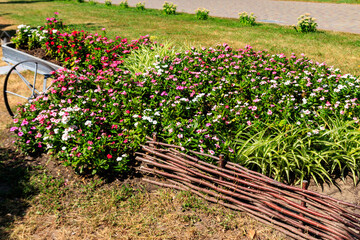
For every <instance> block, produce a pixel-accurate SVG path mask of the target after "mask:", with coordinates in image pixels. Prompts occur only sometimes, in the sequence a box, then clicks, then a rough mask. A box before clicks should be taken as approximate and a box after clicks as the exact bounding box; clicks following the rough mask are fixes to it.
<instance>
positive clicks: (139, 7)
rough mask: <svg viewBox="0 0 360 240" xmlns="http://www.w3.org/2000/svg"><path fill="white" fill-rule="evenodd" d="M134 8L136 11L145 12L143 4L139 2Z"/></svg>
mask: <svg viewBox="0 0 360 240" xmlns="http://www.w3.org/2000/svg"><path fill="white" fill-rule="evenodd" d="M135 8H136V9H137V10H142V11H143V10H145V2H139V3H137V4H136V5H135Z"/></svg>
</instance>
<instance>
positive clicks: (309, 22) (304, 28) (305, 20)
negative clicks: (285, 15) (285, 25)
mask: <svg viewBox="0 0 360 240" xmlns="http://www.w3.org/2000/svg"><path fill="white" fill-rule="evenodd" d="M315 21H316V19H315V18H313V17H310V14H309V13H306V14H305V15H301V16H300V17H299V18H298V23H297V26H294V28H295V30H296V31H298V32H302V33H309V32H316V30H317V29H316V28H317V23H316V22H315Z"/></svg>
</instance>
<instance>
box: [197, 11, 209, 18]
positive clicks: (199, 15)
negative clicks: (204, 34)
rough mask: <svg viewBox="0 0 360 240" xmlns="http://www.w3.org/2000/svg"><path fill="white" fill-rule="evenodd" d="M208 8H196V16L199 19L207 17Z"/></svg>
mask: <svg viewBox="0 0 360 240" xmlns="http://www.w3.org/2000/svg"><path fill="white" fill-rule="evenodd" d="M209 12H210V11H209V10H207V9H205V8H198V9H197V10H196V18H197V19H199V20H207V19H208V18H209Z"/></svg>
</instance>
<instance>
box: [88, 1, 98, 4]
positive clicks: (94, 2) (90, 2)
mask: <svg viewBox="0 0 360 240" xmlns="http://www.w3.org/2000/svg"><path fill="white" fill-rule="evenodd" d="M88 3H89V4H90V5H96V1H95V0H89V1H88Z"/></svg>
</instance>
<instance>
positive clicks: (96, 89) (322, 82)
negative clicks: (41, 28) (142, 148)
mask: <svg viewBox="0 0 360 240" xmlns="http://www.w3.org/2000/svg"><path fill="white" fill-rule="evenodd" d="M52 21H54V20H52ZM46 34H47V35H45V36H44V37H45V38H44V39H42V40H40V43H41V44H40V45H41V46H42V47H43V48H45V49H47V51H48V53H49V54H51V55H52V56H54V57H57V58H59V59H61V60H62V61H63V62H64V64H65V66H66V67H67V68H69V69H71V70H61V71H59V72H58V73H57V77H56V80H55V82H54V84H53V87H52V88H51V89H50V92H49V93H48V95H47V96H40V97H38V98H37V99H36V100H34V101H32V102H31V103H29V104H26V105H24V106H20V107H19V116H18V118H16V119H14V122H15V127H13V128H12V131H15V133H16V134H17V135H18V136H19V139H18V144H19V145H20V146H21V147H22V148H23V149H24V150H26V151H28V152H41V151H44V152H46V151H50V152H52V153H53V154H55V155H56V156H57V157H58V158H59V159H60V160H62V161H63V162H64V163H65V164H67V165H71V166H73V167H74V168H75V169H77V170H79V172H83V171H85V172H89V171H90V172H92V173H93V174H95V173H102V172H108V171H117V172H123V171H126V170H127V169H128V165H129V162H130V161H131V160H132V156H133V153H134V152H135V151H136V150H138V149H139V145H140V144H141V143H142V142H144V141H145V136H146V135H150V134H151V133H153V132H157V133H158V136H159V137H160V138H161V139H162V140H163V141H166V142H169V143H174V144H178V145H181V146H183V147H185V148H188V149H193V150H197V151H201V152H204V153H207V154H209V155H219V154H225V155H226V156H227V157H228V159H229V160H231V161H239V162H240V163H243V164H244V165H246V166H247V167H250V168H254V169H257V170H259V171H262V172H264V173H266V174H267V175H271V176H273V177H276V178H278V179H279V180H287V181H290V180H291V179H295V180H298V179H301V180H302V179H304V178H309V177H310V176H312V177H314V178H315V179H316V178H321V177H320V176H315V175H313V174H311V172H312V170H314V171H316V167H321V168H322V169H321V171H319V172H320V173H323V174H325V175H326V177H329V176H330V175H331V174H334V173H337V172H339V171H340V172H343V173H345V172H344V171H343V170H344V169H346V168H347V172H348V171H353V170H356V169H357V168H358V167H359V166H358V164H357V161H355V165H354V164H353V165H351V166H350V167H349V166H348V165H346V162H345V161H340V162H339V163H338V164H337V163H335V164H333V163H329V161H331V159H322V161H317V159H315V160H314V161H300V162H299V163H296V164H295V166H292V167H291V168H289V169H286V168H287V167H289V166H290V164H288V165H282V164H280V162H270V163H268V164H267V165H266V164H265V165H264V164H261V162H264V158H262V157H261V156H257V160H254V158H252V160H251V161H247V160H246V159H245V160H242V158H241V156H238V154H241V151H240V150H241V149H240V150H238V152H237V149H239V146H238V145H237V144H234V143H235V142H236V141H235V140H239V139H241V140H243V137H242V136H245V135H246V134H248V135H247V136H252V135H253V134H258V133H259V132H261V131H264V135H266V136H271V134H273V133H274V132H276V131H278V130H279V129H280V131H287V130H289V129H293V128H299V129H301V131H298V132H297V133H296V134H297V138H299V139H308V140H311V139H320V138H323V137H324V135H323V134H325V133H326V132H327V131H329V130H330V126H329V124H327V120H328V119H329V118H333V117H336V118H337V119H339V121H341V122H344V123H346V122H349V121H350V124H349V125H348V126H349V129H350V128H352V127H353V128H358V127H359V126H358V118H357V116H358V114H359V101H358V95H359V91H358V89H359V81H360V80H359V79H357V78H356V77H354V76H351V75H348V74H346V75H341V73H340V71H339V70H334V69H332V68H329V67H327V66H326V65H325V64H320V63H316V62H313V61H311V60H309V59H307V58H306V57H304V56H301V57H297V56H295V55H292V56H290V57H289V58H287V57H286V56H284V55H283V54H277V55H271V54H269V53H267V52H266V51H254V50H253V49H252V48H251V47H250V46H246V47H245V48H244V49H240V50H233V49H231V48H230V47H229V46H228V45H226V44H224V45H221V46H217V47H215V48H209V49H206V48H202V49H195V48H192V49H189V50H187V51H184V52H181V53H178V54H176V57H175V58H170V57H168V56H165V55H164V56H158V60H157V61H156V62H154V67H153V68H151V69H148V70H147V71H146V72H143V73H132V72H130V71H128V69H126V67H124V65H123V64H122V63H123V59H124V58H126V56H128V55H129V54H131V51H132V50H136V49H137V46H140V45H142V46H143V45H145V46H148V47H149V48H150V49H151V47H152V44H151V42H150V41H149V40H148V38H147V37H142V38H140V39H139V40H136V41H132V42H131V43H128V42H127V40H124V39H121V38H116V40H114V41H113V40H110V39H107V38H106V37H103V36H100V35H97V34H94V35H93V34H89V33H84V32H82V31H72V32H71V33H70V32H68V31H66V30H57V29H54V28H51V29H49V30H48V32H47V33H46ZM51 42H54V44H52V43H51ZM60 46H61V47H60ZM134 64H136V63H134ZM275 130H276V131H275ZM356 140H357V139H355V140H354V141H356ZM309 149H310V150H309V151H316V146H313V145H312V146H309ZM236 152H237V153H236ZM257 154H258V153H257ZM349 154H350V153H349ZM265 155H266V154H264V156H265ZM351 156H352V157H354V158H355V159H358V156H357V155H356V156H353V155H351ZM329 158H331V157H329ZM313 166H316V167H313ZM279 168H285V170H284V171H281V170H280V169H279ZM306 168H308V169H311V171H307V172H306V173H305V174H304V172H301V171H303V169H306ZM353 173H354V174H355V175H356V174H358V172H357V170H356V171H353Z"/></svg>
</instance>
